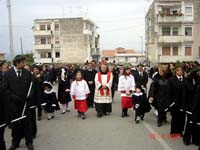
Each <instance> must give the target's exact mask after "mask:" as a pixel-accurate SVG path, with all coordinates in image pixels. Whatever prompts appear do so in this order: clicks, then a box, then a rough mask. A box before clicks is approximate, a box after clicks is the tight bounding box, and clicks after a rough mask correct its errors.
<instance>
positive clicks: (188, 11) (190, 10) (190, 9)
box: [185, 7, 192, 16]
mask: <svg viewBox="0 0 200 150" xmlns="http://www.w3.org/2000/svg"><path fill="white" fill-rule="evenodd" d="M185 15H186V16H192V7H185Z"/></svg>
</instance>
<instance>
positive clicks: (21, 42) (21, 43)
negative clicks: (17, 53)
mask: <svg viewBox="0 0 200 150" xmlns="http://www.w3.org/2000/svg"><path fill="white" fill-rule="evenodd" d="M20 45H21V54H22V55H24V52H23V51H24V50H23V41H22V37H21V38H20Z"/></svg>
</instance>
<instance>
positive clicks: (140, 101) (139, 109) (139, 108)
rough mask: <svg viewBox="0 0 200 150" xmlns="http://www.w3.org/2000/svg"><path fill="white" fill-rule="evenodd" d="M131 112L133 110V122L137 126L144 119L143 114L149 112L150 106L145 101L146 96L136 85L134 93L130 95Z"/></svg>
mask: <svg viewBox="0 0 200 150" xmlns="http://www.w3.org/2000/svg"><path fill="white" fill-rule="evenodd" d="M132 99H133V110H135V122H136V124H138V123H139V122H140V120H143V119H144V114H145V113H146V112H149V111H150V109H151V106H150V104H149V102H148V100H147V97H146V94H145V93H144V90H143V89H142V87H141V86H140V85H136V87H135V92H134V93H133V95H132Z"/></svg>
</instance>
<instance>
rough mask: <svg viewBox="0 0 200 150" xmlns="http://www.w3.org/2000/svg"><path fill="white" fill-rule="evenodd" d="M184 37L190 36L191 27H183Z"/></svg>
mask: <svg viewBox="0 0 200 150" xmlns="http://www.w3.org/2000/svg"><path fill="white" fill-rule="evenodd" d="M185 35H186V36H192V27H185Z"/></svg>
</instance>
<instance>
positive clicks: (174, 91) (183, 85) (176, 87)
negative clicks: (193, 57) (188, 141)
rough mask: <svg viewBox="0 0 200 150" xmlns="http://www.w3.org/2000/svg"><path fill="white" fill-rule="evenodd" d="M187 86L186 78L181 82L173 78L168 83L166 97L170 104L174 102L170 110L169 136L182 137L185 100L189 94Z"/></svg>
mask: <svg viewBox="0 0 200 150" xmlns="http://www.w3.org/2000/svg"><path fill="white" fill-rule="evenodd" d="M189 89H190V88H189V84H188V81H187V79H186V78H184V77H183V78H182V81H179V79H178V78H177V77H176V76H174V77H171V78H170V79H169V81H168V94H169V95H168V96H169V101H170V104H171V103H173V102H175V105H174V106H173V108H172V109H171V116H172V120H171V134H180V135H182V133H183V130H184V126H185V112H184V111H185V110H186V108H187V105H186V104H187V99H188V98H189V97H188V93H189V91H190V90H189Z"/></svg>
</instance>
